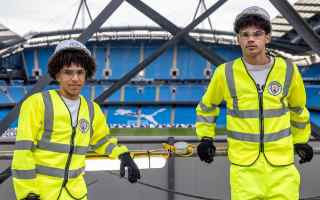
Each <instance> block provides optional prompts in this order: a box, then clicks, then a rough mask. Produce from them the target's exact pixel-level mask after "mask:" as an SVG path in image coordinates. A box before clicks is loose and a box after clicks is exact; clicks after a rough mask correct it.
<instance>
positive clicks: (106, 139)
mask: <svg viewBox="0 0 320 200" xmlns="http://www.w3.org/2000/svg"><path fill="white" fill-rule="evenodd" d="M110 138H111V137H110V136H108V135H106V136H105V137H104V138H102V139H100V140H99V141H98V142H97V143H96V144H95V145H91V149H92V150H96V149H97V148H99V147H100V146H102V145H104V144H105V143H106V142H107V141H108V140H109V139H110Z"/></svg>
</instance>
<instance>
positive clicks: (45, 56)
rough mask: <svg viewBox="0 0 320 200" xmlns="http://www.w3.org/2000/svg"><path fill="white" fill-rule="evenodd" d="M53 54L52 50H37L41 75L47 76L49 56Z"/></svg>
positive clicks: (45, 48)
mask: <svg viewBox="0 0 320 200" xmlns="http://www.w3.org/2000/svg"><path fill="white" fill-rule="evenodd" d="M52 54H53V48H48V47H43V48H38V59H39V67H40V69H41V72H42V75H44V74H47V71H48V70H47V65H48V60H49V58H50V56H51V55H52Z"/></svg>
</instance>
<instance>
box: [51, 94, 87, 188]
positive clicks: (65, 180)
mask: <svg viewBox="0 0 320 200" xmlns="http://www.w3.org/2000/svg"><path fill="white" fill-rule="evenodd" d="M57 93H58V92H57ZM58 95H59V96H60V94H59V93H58ZM60 98H61V101H62V102H63V103H64V105H65V107H66V108H67V110H68V112H69V116H70V123H71V127H72V133H71V138H70V150H69V153H68V158H67V162H66V166H65V168H64V178H63V183H62V187H65V186H66V185H67V183H68V179H69V168H70V164H71V159H72V155H73V151H74V138H75V136H76V128H77V126H78V117H79V111H80V107H81V100H80V105H79V109H78V114H77V121H76V125H75V126H73V125H72V116H71V113H70V110H69V108H68V106H67V105H66V103H65V102H64V100H63V99H62V97H61V96H60Z"/></svg>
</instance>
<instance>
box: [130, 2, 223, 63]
mask: <svg viewBox="0 0 320 200" xmlns="http://www.w3.org/2000/svg"><path fill="white" fill-rule="evenodd" d="M126 1H127V2H128V3H129V4H131V5H132V6H133V7H135V8H136V9H137V10H139V11H140V12H142V13H143V14H145V15H146V16H148V17H149V18H150V19H152V20H153V21H154V22H156V23H157V24H159V25H160V26H161V27H162V28H163V29H165V30H167V31H168V32H170V33H171V34H172V35H176V34H177V33H178V32H179V31H180V30H181V29H180V28H178V27H177V26H176V25H174V24H173V23H172V22H170V21H169V20H167V19H166V18H165V17H163V16H162V15H161V14H160V13H158V12H157V11H155V10H154V9H152V8H151V7H149V6H148V5H146V4H145V3H143V2H142V1H140V0H126ZM183 39H184V40H185V42H186V43H187V44H188V45H190V47H191V48H192V49H193V50H195V51H196V52H198V53H199V54H200V55H201V56H203V57H204V58H206V59H207V60H209V61H210V62H211V63H213V64H215V65H219V64H222V63H224V62H225V60H224V59H223V58H222V57H220V56H219V55H218V54H216V53H214V52H212V51H210V50H209V49H208V48H207V47H206V46H205V45H203V44H201V43H199V42H197V41H195V40H194V39H193V38H192V37H190V36H189V35H186V36H185V37H184V38H183Z"/></svg>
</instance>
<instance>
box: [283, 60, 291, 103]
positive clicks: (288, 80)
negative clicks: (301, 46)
mask: <svg viewBox="0 0 320 200" xmlns="http://www.w3.org/2000/svg"><path fill="white" fill-rule="evenodd" d="M285 62H286V65H287V66H286V77H285V81H284V83H283V90H282V91H283V92H282V97H281V99H280V102H281V104H282V107H283V108H284V107H286V106H285V103H284V98H285V97H286V96H287V95H288V92H289V88H290V85H291V80H292V74H293V64H292V63H291V62H290V61H288V60H287V59H286V60H285Z"/></svg>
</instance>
